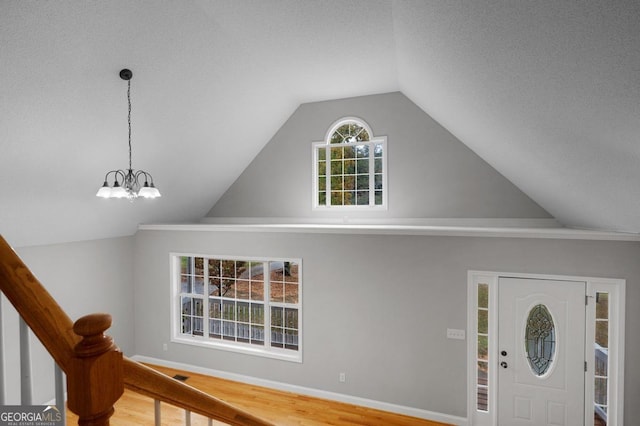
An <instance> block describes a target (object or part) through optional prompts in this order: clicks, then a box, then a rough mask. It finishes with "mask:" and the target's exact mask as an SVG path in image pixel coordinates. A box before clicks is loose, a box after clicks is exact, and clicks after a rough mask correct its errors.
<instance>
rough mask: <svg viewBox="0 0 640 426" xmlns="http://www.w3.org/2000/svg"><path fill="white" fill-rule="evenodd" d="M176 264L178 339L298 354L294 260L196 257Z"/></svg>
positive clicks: (296, 269) (297, 283) (297, 279)
mask: <svg viewBox="0 0 640 426" xmlns="http://www.w3.org/2000/svg"><path fill="white" fill-rule="evenodd" d="M179 261H180V279H179V286H180V288H179V299H180V300H179V303H180V307H181V311H180V318H179V321H180V333H181V334H182V335H190V336H195V337H203V338H208V339H211V340H212V341H215V340H218V341H225V342H228V343H229V342H234V343H241V344H248V345H255V346H262V347H265V348H267V349H268V348H280V349H287V350H293V351H297V350H298V348H299V331H300V328H299V310H300V276H299V263H298V262H294V261H273V260H271V261H254V260H251V261H249V260H238V259H219V258H206V257H195V256H180V257H179ZM265 295H268V297H266V296H265Z"/></svg>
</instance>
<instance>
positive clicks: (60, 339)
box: [0, 236, 80, 374]
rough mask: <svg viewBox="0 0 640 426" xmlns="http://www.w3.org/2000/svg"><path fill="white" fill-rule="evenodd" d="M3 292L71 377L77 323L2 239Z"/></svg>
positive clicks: (0, 272) (0, 277)
mask: <svg viewBox="0 0 640 426" xmlns="http://www.w3.org/2000/svg"><path fill="white" fill-rule="evenodd" d="M0 290H1V291H2V293H4V295H5V296H6V297H7V299H9V301H10V302H11V304H12V305H13V306H14V308H15V309H16V311H18V313H19V314H20V316H21V317H22V318H23V319H24V321H25V322H26V323H27V325H28V326H29V328H31V331H33V333H34V334H35V335H36V336H37V337H38V339H40V341H41V342H42V344H43V345H44V347H45V348H47V350H48V351H49V353H50V354H51V356H52V357H53V359H54V360H55V361H56V363H57V364H58V365H59V366H60V368H62V370H63V371H64V372H65V373H67V374H69V373H68V372H69V369H70V368H71V364H72V362H73V358H74V357H75V354H74V352H73V348H74V346H75V345H76V344H77V343H78V342H79V341H80V336H78V335H77V334H75V333H74V332H73V322H72V321H71V319H70V318H69V317H68V316H67V314H66V313H65V312H64V311H63V310H62V308H61V307H60V306H59V305H58V303H57V302H56V301H55V299H54V298H53V297H51V295H50V294H49V293H48V292H47V291H46V290H45V289H44V287H43V286H42V284H40V282H39V281H38V280H37V279H36V277H34V276H33V274H32V273H31V271H30V270H29V268H27V266H26V265H25V264H24V262H22V260H21V259H20V257H19V256H18V255H17V254H16V252H15V251H14V250H13V249H12V248H11V246H10V245H9V244H8V243H7V242H6V241H5V240H4V238H2V236H0Z"/></svg>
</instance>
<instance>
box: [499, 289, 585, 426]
mask: <svg viewBox="0 0 640 426" xmlns="http://www.w3.org/2000/svg"><path fill="white" fill-rule="evenodd" d="M585 294H586V283H585V282H575V281H551V280H539V279H524V278H500V279H499V282H498V297H499V304H498V306H499V308H498V310H499V312H498V354H497V357H496V358H494V359H497V363H498V424H499V425H501V426H518V425H534V426H542V425H558V426H569V425H576V426H578V425H583V424H584V376H585V373H584V357H585V356H584V354H585V347H584V345H585Z"/></svg>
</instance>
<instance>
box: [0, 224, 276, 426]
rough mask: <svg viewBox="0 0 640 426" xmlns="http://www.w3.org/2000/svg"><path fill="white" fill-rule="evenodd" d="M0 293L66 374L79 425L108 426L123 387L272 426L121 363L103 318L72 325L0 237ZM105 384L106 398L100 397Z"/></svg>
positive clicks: (249, 424) (226, 418) (249, 425)
mask: <svg viewBox="0 0 640 426" xmlns="http://www.w3.org/2000/svg"><path fill="white" fill-rule="evenodd" d="M0 291H2V292H3V293H4V294H5V296H6V297H7V299H8V300H9V301H10V302H11V304H12V305H13V306H14V307H15V309H16V311H18V313H19V314H20V316H21V317H22V318H23V319H24V321H25V322H26V323H27V325H28V326H29V327H30V328H31V330H32V331H33V333H34V334H35V335H36V337H38V339H39V340H40V342H42V344H43V345H44V347H45V348H46V349H47V351H49V353H50V354H51V356H52V357H53V358H54V360H55V361H56V363H57V364H58V365H59V366H60V368H62V370H63V371H64V372H65V373H66V374H67V393H68V398H69V407H70V408H71V409H72V411H74V412H76V414H78V415H79V417H80V418H79V420H78V424H80V425H92V426H93V425H95V426H106V425H109V417H110V416H111V413H113V408H112V405H113V403H114V402H115V401H116V400H117V399H118V398H119V396H120V395H121V394H122V388H123V386H126V387H127V388H128V389H130V390H132V391H134V392H138V393H141V394H143V395H146V396H149V397H151V398H154V399H156V400H160V401H163V402H166V403H168V404H172V405H176V406H178V407H181V408H184V409H186V410H190V411H192V412H194V413H198V414H201V415H203V416H205V417H208V418H212V419H215V420H219V421H223V422H226V423H228V424H231V425H245V426H256V425H257V426H269V425H272V424H271V423H269V422H266V421H264V420H261V419H259V418H257V417H255V416H253V415H252V414H250V413H247V412H245V411H243V410H240V409H238V408H235V407H233V406H232V405H230V404H228V403H226V402H224V401H221V400H219V399H217V398H215V397H212V396H210V395H207V394H206V393H204V392H201V391H199V390H197V389H195V388H193V387H191V386H189V385H186V384H184V383H182V382H179V381H177V380H174V379H172V378H170V377H168V376H166V375H164V374H162V373H159V372H157V371H155V370H153V369H151V368H149V367H147V366H144V365H142V364H140V363H138V362H136V361H133V360H131V359H129V358H126V357H123V356H122V353H121V352H120V350H119V349H118V348H117V347H116V346H115V345H114V344H113V342H112V340H111V338H110V337H108V336H105V335H104V334H103V332H104V331H105V330H106V329H107V328H108V327H110V326H111V317H110V316H109V315H108V314H92V315H88V316H85V317H82V318H80V319H79V320H78V321H76V323H75V324H74V323H73V322H72V321H71V319H70V318H69V317H68V316H67V314H66V313H65V312H64V311H63V310H62V308H61V307H60V306H59V305H58V303H57V302H56V301H55V299H54V298H53V297H51V295H50V294H49V293H48V292H47V291H46V290H45V288H44V287H43V286H42V284H41V283H40V282H39V281H38V280H37V279H36V277H35V276H33V274H32V273H31V271H30V270H29V268H27V266H26V265H25V264H24V262H23V261H22V260H21V259H20V257H19V256H18V255H17V254H16V252H15V251H14V250H13V249H12V248H11V246H10V245H9V244H8V243H7V242H6V241H5V240H4V238H3V237H2V236H1V235H0ZM81 336H82V337H81ZM123 376H124V377H123ZM107 381H108V382H109V386H108V387H109V389H110V391H109V392H105V391H104V387H105V384H106V382H107ZM98 386H99V388H98ZM87 387H90V389H86V388H87ZM94 387H95V388H94ZM109 407H111V408H109ZM78 411H81V412H78Z"/></svg>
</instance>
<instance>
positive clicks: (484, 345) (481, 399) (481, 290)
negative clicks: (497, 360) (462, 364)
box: [476, 284, 489, 411]
mask: <svg viewBox="0 0 640 426" xmlns="http://www.w3.org/2000/svg"><path fill="white" fill-rule="evenodd" d="M477 332H478V333H477V334H478V353H477V363H478V370H477V383H476V386H477V409H478V410H479V411H487V410H488V406H489V405H488V403H489V386H488V385H489V382H488V373H489V349H488V348H489V285H488V284H478V330H477Z"/></svg>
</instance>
